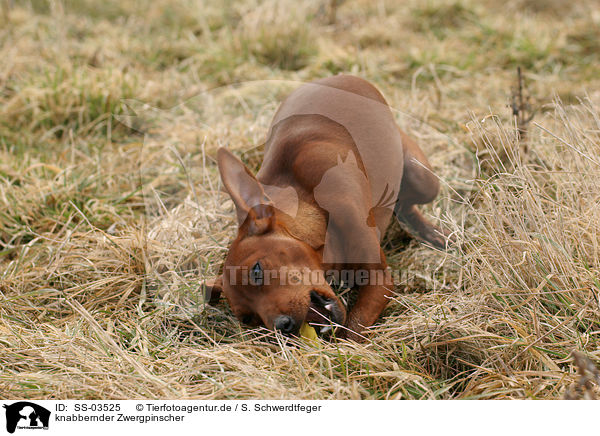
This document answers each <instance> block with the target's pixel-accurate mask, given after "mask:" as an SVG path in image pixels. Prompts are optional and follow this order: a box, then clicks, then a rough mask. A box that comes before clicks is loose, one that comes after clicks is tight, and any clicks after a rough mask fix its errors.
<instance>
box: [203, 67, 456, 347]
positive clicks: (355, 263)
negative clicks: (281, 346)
mask: <svg viewBox="0 0 600 436" xmlns="http://www.w3.org/2000/svg"><path fill="white" fill-rule="evenodd" d="M218 164H219V170H220V173H221V178H222V180H223V184H224V186H225V188H226V189H227V191H228V192H229V194H230V196H231V198H232V200H233V202H234V204H235V207H236V211H237V218H238V224H239V231H238V235H237V238H236V239H235V240H234V241H233V243H232V244H231V247H230V249H229V253H228V255H227V257H226V259H225V262H224V265H223V272H222V275H221V276H220V277H219V278H218V279H217V280H216V281H215V283H213V284H212V285H208V286H207V290H208V291H209V293H210V295H211V297H210V299H211V301H213V302H214V301H215V300H216V299H218V296H219V295H220V293H221V291H223V292H224V293H225V296H226V298H227V300H228V301H229V304H230V305H231V308H232V310H233V312H234V313H235V315H236V316H237V317H238V319H240V320H241V321H242V322H243V323H245V324H249V325H260V324H264V325H265V326H266V327H268V328H270V329H278V330H281V331H282V332H283V333H286V334H296V333H297V332H298V329H299V328H300V326H301V325H302V323H303V322H309V323H310V324H312V325H315V326H319V328H318V329H317V330H320V331H321V332H326V331H328V330H330V327H331V326H334V327H335V326H345V327H344V328H341V329H339V330H338V333H337V336H338V337H340V336H345V337H349V338H352V339H355V340H359V339H360V338H361V336H360V333H361V332H362V331H363V329H364V328H366V327H369V326H370V325H372V324H373V323H374V322H375V321H376V320H377V318H378V317H379V315H380V314H381V311H382V310H383V309H384V307H385V306H386V304H387V303H388V301H389V297H390V296H392V295H393V289H394V284H393V281H392V275H391V272H390V271H389V269H388V268H387V263H386V259H385V255H384V253H383V251H382V250H381V247H380V241H381V239H382V237H383V235H384V233H385V230H386V228H387V226H388V224H389V222H390V219H391V217H392V214H395V215H396V217H397V218H398V219H399V220H400V222H401V223H403V224H404V225H405V226H406V227H407V230H409V231H410V232H411V233H412V234H413V235H415V236H416V237H417V238H419V239H421V240H423V241H426V242H429V243H430V244H432V245H434V246H436V247H440V248H443V247H444V246H445V242H446V237H445V236H446V235H445V234H444V233H443V232H442V231H441V230H439V229H438V228H437V227H435V226H433V225H432V224H431V223H429V222H428V221H427V220H426V219H425V218H424V217H423V216H422V215H421V213H420V212H419V211H418V209H417V208H416V206H415V205H417V204H425V203H428V202H431V201H432V200H433V199H434V198H435V197H436V196H437V194H438V191H439V183H438V179H437V178H436V176H435V175H434V174H433V173H432V171H431V167H430V165H429V163H428V162H427V159H426V158H425V156H424V154H423V152H422V151H421V150H420V149H419V147H418V146H417V144H416V143H415V142H414V141H413V140H411V139H410V138H408V137H407V136H406V135H405V134H404V133H402V132H401V131H400V130H399V128H398V127H397V125H396V124H395V122H394V118H393V115H392V113H391V111H390V109H389V107H388V105H387V103H386V101H385V99H384V98H383V96H382V95H381V94H380V93H379V91H378V90H377V89H376V88H375V87H374V86H373V85H371V84H370V83H368V82H366V81H365V80H363V79H360V78H357V77H353V76H344V75H338V76H334V77H330V78H327V79H323V80H319V81H316V82H313V83H309V84H305V85H303V86H301V87H300V88H298V89H297V90H296V91H294V92H293V93H292V94H291V95H290V96H289V97H288V98H287V99H286V100H285V101H284V102H283V103H282V104H281V106H280V108H279V110H278V111H277V113H276V115H275V118H274V120H273V122H272V124H271V127H270V130H269V135H268V140H267V142H266V144H265V152H264V160H263V165H262V167H261V169H260V171H259V172H258V174H257V175H256V177H254V176H253V175H252V174H251V173H250V171H249V170H248V169H247V168H246V167H245V166H244V164H243V163H242V162H241V161H240V160H239V159H238V158H236V157H235V156H234V155H233V154H231V153H230V152H229V151H227V150H226V149H224V148H221V149H220V150H219V153H218ZM330 276H331V277H333V278H334V279H337V281H344V282H345V285H347V286H351V285H355V287H357V288H358V299H357V301H356V303H355V304H354V306H353V307H352V309H351V310H350V312H349V313H348V315H347V316H346V308H345V307H344V304H342V301H341V300H340V299H339V298H338V297H337V296H336V295H335V293H334V291H333V290H332V288H331V286H330V284H329V282H328V280H327V279H328V278H330ZM349 277H350V279H349ZM359 279H360V280H359ZM348 282H351V283H348Z"/></svg>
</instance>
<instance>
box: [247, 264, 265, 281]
mask: <svg viewBox="0 0 600 436" xmlns="http://www.w3.org/2000/svg"><path fill="white" fill-rule="evenodd" d="M250 284H251V285H254V286H261V285H262V284H263V269H262V266H261V264H260V262H256V263H255V264H254V266H253V267H252V269H251V270H250Z"/></svg>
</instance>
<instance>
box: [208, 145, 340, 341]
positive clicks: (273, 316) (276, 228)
mask: <svg viewBox="0 0 600 436" xmlns="http://www.w3.org/2000/svg"><path fill="white" fill-rule="evenodd" d="M218 164H219V171H220V173H221V179H222V180H223V184H224V186H225V188H226V189H227V192H229V195H230V196H231V199H232V200H233V202H234V204H235V208H236V212H237V218H238V225H239V229H238V235H237V238H236V239H235V240H234V241H233V243H232V245H231V247H230V249H229V252H228V254H227V257H226V259H225V263H224V266H223V276H222V279H223V281H222V291H223V293H224V294H225V297H226V298H227V300H228V302H229V304H230V306H231V308H232V310H233V312H234V313H235V315H236V317H237V318H238V319H239V320H240V321H242V323H244V324H248V325H261V324H264V325H265V326H266V327H267V328H270V329H277V330H280V331H282V332H283V333H286V334H296V333H297V332H298V329H299V328H300V326H301V325H302V323H303V322H305V321H306V322H310V323H313V324H315V325H317V326H320V327H319V328H317V330H318V331H321V330H323V331H327V330H328V328H329V327H330V326H331V325H332V324H343V323H344V321H345V318H346V310H345V308H344V306H343V304H342V303H341V301H340V299H339V298H338V297H337V296H336V295H335V293H334V292H333V290H332V289H331V287H330V286H329V284H328V283H327V281H326V279H325V276H324V271H323V267H322V261H321V256H320V254H319V253H318V252H317V251H316V250H315V249H314V248H312V247H311V246H310V245H308V244H307V243H305V242H303V241H300V240H298V239H296V238H294V237H293V236H292V235H291V234H290V232H289V231H288V230H287V228H286V227H285V225H284V224H283V223H282V222H281V220H279V219H278V216H280V214H281V213H282V212H281V211H280V210H279V209H277V208H276V207H275V206H274V205H273V203H272V202H271V200H270V199H269V198H268V197H267V195H266V194H265V189H264V187H263V186H262V185H261V183H260V182H259V181H258V180H257V179H256V178H255V177H254V176H253V175H252V173H251V172H250V171H249V170H248V168H246V166H245V165H244V164H243V163H242V162H241V161H240V160H239V159H238V158H236V157H235V156H234V155H233V154H231V153H230V152H229V151H227V150H226V149H223V148H221V149H220V150H219V154H218Z"/></svg>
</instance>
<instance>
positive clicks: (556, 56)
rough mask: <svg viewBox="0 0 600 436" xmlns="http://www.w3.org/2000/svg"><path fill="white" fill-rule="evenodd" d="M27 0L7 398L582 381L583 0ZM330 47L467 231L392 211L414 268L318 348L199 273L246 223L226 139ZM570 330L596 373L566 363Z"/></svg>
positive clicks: (596, 215)
mask: <svg viewBox="0 0 600 436" xmlns="http://www.w3.org/2000/svg"><path fill="white" fill-rule="evenodd" d="M17 3H18V4H16V5H13V7H12V8H10V9H7V10H6V11H5V12H4V13H3V15H2V16H0V19H1V20H3V21H2V24H1V25H0V42H1V44H0V59H2V61H0V398H88V399H89V398H230V399H232V398H305V399H345V398H356V399H357V398H411V399H416V398H424V399H429V398H443V399H449V398H561V397H563V396H564V395H565V394H568V396H569V397H573V396H577V392H579V391H582V390H584V391H585V397H586V398H590V397H593V396H594V395H595V394H594V392H595V391H594V390H595V389H596V387H595V383H596V381H597V377H596V375H597V374H596V372H597V371H596V372H594V369H593V368H594V366H593V363H590V362H595V363H596V364H597V363H598V362H599V361H600V351H598V350H599V349H600V346H599V345H600V338H599V335H600V307H599V296H600V206H599V205H600V158H599V157H598V156H600V94H598V93H597V92H596V93H594V90H595V89H598V85H599V84H600V81H599V80H598V77H600V68H599V67H598V65H600V52H599V51H598V48H599V45H598V41H600V35H599V34H598V30H597V29H598V28H599V25H600V15H599V14H598V10H597V8H596V6H597V2H595V1H594V0H589V1H574V2H562V1H549V2H541V1H539V2H538V1H532V0H511V1H508V2H507V3H506V4H504V3H503V4H501V5H499V4H497V2H492V1H487V0H486V1H484V2H479V1H477V2H476V1H468V0H464V1H459V0H430V1H427V2H421V1H416V0H415V1H412V0H411V1H408V2H393V1H387V0H382V1H378V2H371V1H366V0H348V1H346V2H343V3H342V4H341V6H340V7H339V9H338V10H337V13H336V20H335V23H333V24H332V23H330V18H329V11H328V9H327V4H328V3H329V2H326V1H317V0H311V1H306V2H302V3H301V4H300V5H299V6H298V5H295V2H291V1H290V2H288V1H285V2H283V3H282V2H275V1H265V2H257V1H254V0H244V1H241V2H231V3H229V2H227V7H224V6H223V5H222V3H220V2H216V1H215V2H208V1H192V0H159V1H150V0H148V1H145V2H141V3H140V2H120V1H116V0H115V1H113V0H109V1H106V2H101V3H98V2H97V1H89V0H64V1H47V0H29V1H25V2H17ZM293 4H294V6H292V5H293ZM519 65H520V66H522V67H523V71H524V77H525V81H526V86H527V90H528V92H529V93H530V94H531V95H532V97H533V99H534V103H535V105H536V109H539V111H538V115H536V118H535V119H534V120H533V122H532V123H530V124H529V126H528V127H529V130H528V132H527V136H526V140H527V144H519V140H518V134H517V126H516V125H515V122H514V120H512V119H511V117H510V108H509V105H510V101H511V87H514V85H515V80H516V79H515V78H516V67H517V66H519ZM340 71H343V72H350V73H354V74H359V75H362V76H364V77H366V78H368V79H370V80H372V81H373V82H374V83H376V84H377V85H378V86H379V87H380V88H381V89H382V91H383V92H384V93H385V95H386V96H387V98H388V101H389V102H390V104H391V105H392V106H393V107H395V108H397V109H398V113H397V118H398V123H399V124H400V125H401V126H402V127H403V128H404V129H405V130H406V131H408V132H409V133H410V134H411V135H412V136H414V137H416V138H417V139H418V140H419V142H420V144H421V146H422V148H423V149H424V150H425V151H426V152H427V154H428V155H429V156H430V160H431V162H432V164H433V166H434V167H435V169H436V171H437V173H438V174H439V175H440V177H441V178H442V180H443V182H444V183H443V185H444V188H443V193H442V195H440V197H439V198H438V199H437V200H436V201H435V202H434V204H433V205H431V206H428V207H427V208H425V211H426V213H427V214H428V215H429V216H430V217H432V219H433V220H436V221H438V222H441V223H442V225H443V226H444V227H445V228H447V229H449V230H451V231H454V232H455V233H456V235H457V237H458V238H459V240H460V241H461V246H460V249H457V250H455V251H452V252H448V253H441V252H435V251H432V250H430V249H427V248H424V247H422V246H420V245H418V244H416V243H414V242H410V241H406V240H405V239H403V238H402V237H401V235H400V234H399V233H398V232H397V228H395V227H394V228H392V229H391V230H390V232H389V234H388V236H387V238H386V246H385V248H386V252H387V255H388V257H389V260H390V262H391V264H392V265H393V266H394V267H395V268H398V269H401V270H403V271H406V273H407V274H406V277H408V278H409V280H405V281H403V282H402V283H399V284H398V287H397V296H396V298H394V301H393V302H392V303H391V304H390V306H389V308H388V309H387V310H386V311H385V313H384V316H383V318H382V319H381V320H380V322H379V323H378V324H377V325H376V326H375V327H374V328H373V329H372V334H371V335H370V340H369V341H368V342H367V343H365V344H360V345H359V344H354V343H347V342H341V341H337V342H336V341H334V342H323V343H321V344H320V346H318V347H313V346H309V345H305V344H302V343H300V344H298V343H295V342H293V341H285V340H284V339H282V338H280V337H276V336H275V335H273V334H272V333H270V332H267V331H265V330H256V331H248V330H244V329H241V328H240V326H239V325H238V323H237V321H236V320H235V319H234V318H233V317H232V315H231V312H230V311H229V309H228V307H227V305H226V304H225V303H223V304H221V305H219V306H217V307H214V308H212V307H206V306H204V304H203V302H202V300H201V298H200V296H199V292H198V290H199V283H200V281H201V280H203V278H205V277H212V276H214V275H215V274H216V273H217V270H218V267H219V261H220V260H221V259H222V258H223V256H224V253H225V250H226V248H227V245H228V241H229V240H230V238H231V237H232V236H233V235H234V234H235V225H234V222H233V213H232V205H231V202H230V201H229V200H228V199H227V197H226V195H224V194H223V193H220V191H219V189H220V185H219V181H218V174H217V171H216V167H215V164H214V155H215V151H216V149H217V148H218V147H219V146H220V145H228V146H229V147H231V148H232V149H234V150H235V151H236V152H237V153H238V154H239V155H241V156H242V157H243V159H245V161H246V162H248V163H249V165H251V166H253V167H254V168H256V167H257V166H258V165H259V162H260V154H261V144H262V141H263V140H264V135H265V129H266V127H267V125H268V123H269V121H270V117H271V116H272V114H273V111H274V109H275V108H276V106H277V103H278V101H280V99H281V97H282V96H283V95H284V94H285V92H286V91H287V90H289V89H290V88H291V87H293V86H294V83H293V82H294V81H305V80H309V79H311V78H315V77H322V76H325V75H328V74H334V73H337V72H340ZM272 79H277V80H279V79H282V80H284V81H285V82H261V81H264V80H272ZM255 81H256V82H255ZM236 82H246V83H242V84H240V85H236V86H234V87H232V86H225V87H224V88H218V89H217V90H213V89H214V88H215V87H219V86H224V85H230V84H233V83H236ZM209 90H212V91H209ZM130 99H134V100H130ZM139 102H142V103H146V104H147V105H149V106H147V107H144V106H143V104H140V103H139ZM182 102H185V104H183V105H179V106H175V105H178V104H180V103H182ZM174 106H175V107H174ZM152 108H157V109H152ZM113 115H115V116H117V119H120V120H122V121H124V122H125V124H123V123H121V122H118V121H117V119H115V117H114V116H113ZM127 115H134V116H133V117H128V116H127ZM119 117H120V118H119ZM126 124H127V125H129V126H130V127H133V128H129V127H127V126H126ZM143 133H145V135H144V134H143ZM524 150H527V152H526V153H525V152H524ZM573 352H579V353H581V354H577V356H579V357H578V359H579V362H580V363H578V365H579V368H580V371H582V372H583V371H584V369H581V368H587V369H585V371H588V372H589V373H590V374H596V375H594V376H589V377H588V376H586V377H587V378H585V380H584V382H581V381H578V376H577V374H576V366H577V365H574V363H573V359H572V357H571V355H572V353H573ZM583 356H587V358H588V359H590V360H588V361H585V360H584V357H583ZM581 362H584V363H581ZM586 365H587V366H586ZM584 388H585V389H584ZM581 395H582V396H583V395H584V394H581Z"/></svg>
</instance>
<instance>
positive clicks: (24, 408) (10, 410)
mask: <svg viewBox="0 0 600 436" xmlns="http://www.w3.org/2000/svg"><path fill="white" fill-rule="evenodd" d="M3 407H4V408H5V409H6V431H8V432H9V433H14V432H15V430H16V429H17V428H18V429H20V430H21V429H27V430H36V429H44V430H48V423H49V422H50V411H49V410H48V409H45V408H43V407H42V406H38V405H37V404H35V403H30V402H29V401H19V402H17V403H13V404H10V405H6V404H5V405H3Z"/></svg>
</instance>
